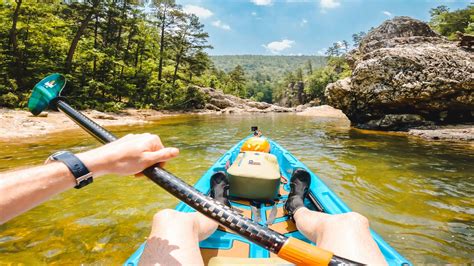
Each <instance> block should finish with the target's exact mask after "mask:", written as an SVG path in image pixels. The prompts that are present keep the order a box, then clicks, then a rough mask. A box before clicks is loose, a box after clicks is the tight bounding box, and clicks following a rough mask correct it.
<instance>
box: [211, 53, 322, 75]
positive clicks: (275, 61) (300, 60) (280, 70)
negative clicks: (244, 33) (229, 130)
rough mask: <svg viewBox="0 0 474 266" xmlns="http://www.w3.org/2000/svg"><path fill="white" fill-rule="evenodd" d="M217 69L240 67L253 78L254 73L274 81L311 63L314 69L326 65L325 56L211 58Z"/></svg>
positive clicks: (220, 56)
mask: <svg viewBox="0 0 474 266" xmlns="http://www.w3.org/2000/svg"><path fill="white" fill-rule="evenodd" d="M211 59H212V61H213V62H214V64H215V66H216V68H218V69H220V70H224V71H225V72H229V71H231V70H232V69H233V68H234V67H235V66H237V65H240V66H242V68H243V69H244V71H245V72H246V73H248V74H249V75H250V76H251V77H252V76H254V73H255V74H256V73H257V72H260V74H262V75H268V76H270V78H271V80H272V81H275V80H277V79H279V77H282V76H283V75H284V74H285V72H287V71H294V70H295V69H296V68H299V67H301V66H303V65H304V64H306V63H307V62H308V61H309V62H311V64H312V67H313V68H318V67H322V66H324V65H326V57H325V56H306V55H303V56H284V55H219V56H211Z"/></svg>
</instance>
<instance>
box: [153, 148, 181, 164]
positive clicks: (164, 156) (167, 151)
mask: <svg viewBox="0 0 474 266" xmlns="http://www.w3.org/2000/svg"><path fill="white" fill-rule="evenodd" d="M178 154H179V150H178V149H177V148H163V149H161V150H158V151H153V152H146V153H145V154H144V155H145V158H146V160H147V161H149V162H150V163H151V164H155V163H159V162H166V161H168V160H171V159H173V158H174V157H176V156H178Z"/></svg>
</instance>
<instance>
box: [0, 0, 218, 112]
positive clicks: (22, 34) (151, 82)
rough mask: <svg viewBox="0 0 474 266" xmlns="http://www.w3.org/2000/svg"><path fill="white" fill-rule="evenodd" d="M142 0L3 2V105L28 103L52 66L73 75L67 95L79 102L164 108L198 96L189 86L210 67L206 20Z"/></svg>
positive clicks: (0, 73) (0, 24) (0, 6)
mask: <svg viewBox="0 0 474 266" xmlns="http://www.w3.org/2000/svg"><path fill="white" fill-rule="evenodd" d="M138 3H139V2H137V1H128V0H119V1H98V0H91V1H59V0H56V1H50V2H49V3H48V4H47V5H46V4H44V3H41V2H36V1H25V0H23V1H19V0H17V1H13V0H7V1H0V84H2V85H1V86H0V97H1V100H0V106H7V107H22V106H24V104H25V103H26V101H27V97H28V95H29V93H30V90H31V88H33V86H34V84H35V83H36V82H38V81H39V80H41V79H42V78H43V77H44V76H45V75H48V74H50V73H53V72H61V73H66V74H67V75H66V76H67V79H68V85H67V86H66V88H65V90H64V94H65V95H67V96H68V98H69V99H70V101H72V103H73V104H75V105H76V106H78V107H80V108H96V109H99V110H108V111H117V110H119V109H121V108H124V107H137V108H142V107H148V108H149V107H151V108H157V109H162V108H168V107H173V106H177V105H180V104H183V102H184V101H186V100H189V99H188V98H189V97H191V98H193V96H189V95H187V88H188V85H189V84H193V80H198V81H201V80H202V79H203V76H204V73H205V72H206V71H207V70H208V69H209V68H210V67H211V63H210V59H209V57H208V55H207V54H206V53H205V52H204V49H206V48H210V46H209V45H208V44H207V38H208V35H207V33H206V32H204V30H203V25H202V24H201V23H200V22H199V19H198V18H197V17H196V16H194V15H188V14H185V13H184V12H183V11H182V9H181V7H180V6H178V5H176V4H175V3H174V1H156V2H154V3H151V2H150V3H148V4H149V5H151V6H148V7H149V8H152V9H155V10H157V11H159V12H148V13H145V12H144V11H142V10H144V9H143V6H140V5H139V4H138ZM162 16H164V18H163V17H162ZM161 74H163V75H162V76H161ZM159 76H160V77H159ZM12 95H13V96H14V97H13V96H12ZM187 97H188V98H187Z"/></svg>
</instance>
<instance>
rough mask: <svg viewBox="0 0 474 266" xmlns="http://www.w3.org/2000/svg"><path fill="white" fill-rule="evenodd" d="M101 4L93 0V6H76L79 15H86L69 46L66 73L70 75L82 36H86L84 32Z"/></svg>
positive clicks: (97, 0)
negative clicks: (83, 13)
mask: <svg viewBox="0 0 474 266" xmlns="http://www.w3.org/2000/svg"><path fill="white" fill-rule="evenodd" d="M85 2H86V3H87V2H88V1H85ZM99 3H100V1H99V0H92V2H91V6H87V5H85V6H84V5H82V4H75V6H76V7H77V8H78V13H82V12H86V15H85V17H84V19H83V20H82V21H81V23H80V26H79V28H78V29H77V31H76V34H75V35H74V38H73V39H72V41H71V45H70V46H69V52H68V53H67V57H66V64H65V66H64V71H65V72H66V73H68V72H69V71H70V70H71V65H72V59H73V57H74V53H75V52H76V48H77V44H78V43H79V40H80V39H81V36H82V35H83V34H84V31H85V29H86V28H87V25H88V24H89V22H90V21H91V19H92V15H94V13H95V9H96V8H97V6H98V5H99Z"/></svg>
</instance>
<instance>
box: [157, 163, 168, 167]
mask: <svg viewBox="0 0 474 266" xmlns="http://www.w3.org/2000/svg"><path fill="white" fill-rule="evenodd" d="M158 165H159V166H160V168H165V165H166V162H161V163H158Z"/></svg>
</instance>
